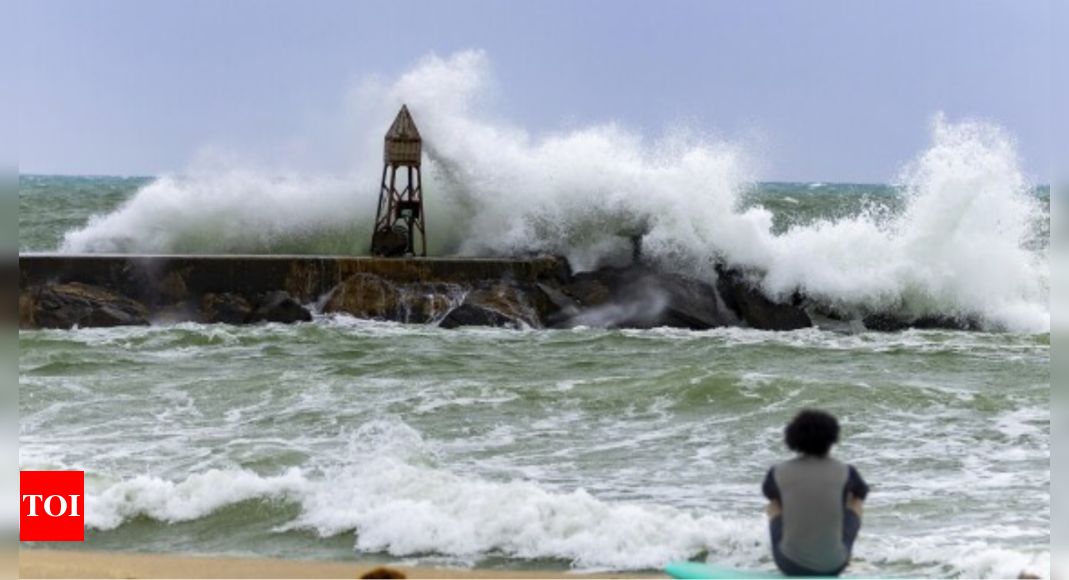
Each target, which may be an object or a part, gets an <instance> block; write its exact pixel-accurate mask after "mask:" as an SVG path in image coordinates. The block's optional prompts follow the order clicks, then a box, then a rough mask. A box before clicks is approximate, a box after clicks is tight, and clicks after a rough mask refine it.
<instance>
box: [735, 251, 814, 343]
mask: <svg viewBox="0 0 1069 580" xmlns="http://www.w3.org/2000/svg"><path fill="white" fill-rule="evenodd" d="M717 274H719V276H720V279H719V280H718V281H717V290H718V291H719V293H720V297H721V298H722V299H723V301H724V305H725V306H726V307H727V308H729V309H731V310H732V311H733V312H735V314H737V315H738V317H739V318H740V319H742V321H744V322H745V323H746V324H747V325H749V326H750V327H751V328H755V329H757V330H771V331H781V332H789V331H792V330H801V329H805V328H812V327H813V320H812V319H811V318H810V317H809V314H808V313H806V311H805V309H804V308H802V307H801V305H800V302H801V299H795V300H794V301H793V302H794V303H792V304H782V303H777V302H773V301H772V300H770V299H769V298H768V297H767V296H765V294H764V293H763V292H761V290H760V289H758V286H757V284H756V283H754V282H753V281H751V280H749V279H748V277H747V276H746V274H745V273H743V272H741V271H740V270H737V269H734V268H724V267H721V266H717Z"/></svg>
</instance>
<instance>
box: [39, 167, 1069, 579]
mask: <svg viewBox="0 0 1069 580" xmlns="http://www.w3.org/2000/svg"><path fill="white" fill-rule="evenodd" d="M155 183H156V182H155V181H153V180H146V179H111V178H53V177H23V178H21V179H20V192H19V205H20V211H19V247H20V251H21V252H47V251H55V250H57V249H63V246H64V243H65V239H66V236H67V235H68V234H70V233H71V232H77V231H79V230H82V229H84V228H87V227H91V224H92V223H93V220H94V216H99V218H98V219H108V218H109V217H110V219H116V218H115V216H116V215H121V214H122V213H123V211H124V208H128V207H132V206H137V205H138V203H142V204H143V202H137V203H135V200H136V198H137V197H138V195H140V194H139V192H141V191H143V190H144V189H145V188H151V187H154V185H153V184H155ZM155 187H159V185H158V184H157V185H155ZM740 199H741V201H740V208H739V211H740V213H745V212H747V211H750V210H754V209H758V208H763V210H767V211H768V212H769V214H770V215H771V218H772V220H773V222H774V224H773V230H774V232H776V233H777V234H779V235H790V232H792V230H793V231H794V232H796V235H797V232H801V233H802V234H805V235H804V236H801V235H799V237H797V238H794V239H795V240H802V239H805V237H814V236H820V235H825V234H826V235H835V236H841V235H844V233H843V232H844V231H845V227H846V225H848V224H850V223H854V222H857V223H868V222H867V221H865V220H869V219H870V216H871V219H872V220H878V219H882V218H881V217H880V216H887V217H888V219H893V218H894V217H895V216H900V215H902V214H903V213H905V212H907V211H908V209H909V207H910V203H909V201H908V200H907V199H906V198H905V197H904V196H903V193H902V191H901V189H900V188H896V187H891V186H864V185H856V186H855V185H821V184H764V185H760V186H755V187H752V188H749V189H748V190H747V191H746V192H745V193H744V194H743V195H742V197H741V198H740ZM1034 200H1035V201H1036V203H1037V207H1038V209H1037V210H1036V211H1037V212H1038V213H1037V214H1035V215H1037V216H1038V218H1037V219H1036V220H1035V223H1034V224H1033V226H1034V227H1033V230H1032V233H1031V235H1030V236H1028V239H1026V240H1021V244H1022V245H1024V246H1025V247H1028V248H1031V251H1032V252H1034V253H1035V254H1036V255H1037V256H1043V255H1045V253H1046V252H1047V251H1048V250H1047V248H1048V247H1049V211H1050V210H1049V192H1047V191H1040V192H1039V193H1037V194H1036V195H1035V196H1034ZM174 211H176V212H179V213H181V212H183V211H190V210H188V209H183V208H182V207H181V205H180V204H179V205H178V208H177V209H175V210H174ZM142 215H143V214H142ZM176 215H178V214H176ZM113 223H115V224H118V223H119V222H113ZM161 223H162V222H161ZM174 223H175V224H181V223H184V222H183V220H182V219H178V218H176V219H175V220H174ZM117 227H118V226H112V229H111V230H109V231H116V230H115V228H117ZM158 227H161V228H163V226H158ZM176 227H179V226H178V225H176ZM164 229H165V228H164ZM130 231H131V232H132V234H131V235H132V236H133V237H131V238H130V239H136V240H143V239H149V237H148V236H149V234H145V235H144V237H138V236H142V233H141V232H136V231H134V230H130ZM163 233H166V232H163ZM350 233H351V232H347V231H345V230H344V229H343V230H341V231H337V232H312V233H311V234H310V235H306V236H304V237H301V236H295V237H289V238H285V239H282V240H278V239H273V240H263V241H256V242H255V245H256V246H257V247H260V248H268V249H272V250H274V249H278V248H284V249H288V250H291V251H292V250H297V251H302V250H303V251H305V252H306V253H316V252H318V251H320V250H323V249H329V250H339V248H340V249H344V248H345V247H346V244H350V245H351V247H352V248H353V251H354V252H359V251H362V250H361V248H360V244H361V242H360V241H359V240H349V239H348V237H347V236H348V235H349V234H350ZM180 238H181V239H184V240H189V239H190V238H189V237H188V236H183V237H180ZM153 239H164V238H160V237H159V236H157V237H156V238H153ZM166 239H178V238H166ZM214 239H215V240H218V239H219V238H214ZM228 239H230V238H228ZM234 239H237V238H234ZM302 240H303V241H302ZM309 240H312V241H311V242H310V243H309V242H308V241H309ZM99 241H100V238H99V237H97V238H95V241H94V243H96V242H99ZM111 241H114V240H110V239H109V240H108V242H109V243H110V242H111ZM302 243H308V245H301V244H302ZM933 243H934V242H933ZM272 244H277V245H275V246H272ZM323 244H326V247H324V245H323ZM195 246H196V245H195V244H194V247H195ZM933 247H934V246H933ZM173 249H174V250H175V251H182V250H185V249H187V248H183V247H174V248H173ZM227 249H229V247H223V248H220V251H225V250H227ZM1048 272H1049V269H1048ZM1048 276H1049V274H1048ZM978 280H982V279H978ZM814 283H816V282H814ZM1046 312H1047V317H1048V318H1047V321H1048V322H1047V326H1046V328H1042V327H1038V328H1037V327H1035V326H1034V324H1031V323H1029V324H1022V326H1021V327H1020V328H1017V329H1008V330H1000V331H992V332H983V333H961V332H917V331H910V332H905V333H898V334H872V333H866V332H861V331H859V330H858V331H850V330H849V329H843V328H836V329H834V330H833V329H820V328H818V329H813V330H808V331H801V332H795V333H764V332H758V331H752V330H746V329H724V330H717V331H711V332H704V333H694V332H685V331H674V330H652V331H609V330H602V329H596V328H580V329H576V330H569V331H543V330H526V331H510V330H495V329H472V330H464V331H459V332H451V331H445V330H442V329H438V328H432V327H424V326H405V325H396V324H388V323H382V322H374V321H359V320H353V319H349V318H346V317H333V316H318V317H317V319H316V321H315V322H314V323H312V324H308V325H300V326H294V327H282V326H256V327H243V328H237V327H226V326H198V325H181V326H159V327H150V328H137V329H114V330H88V331H76V332H53V331H40V332H20V333H19V335H18V337H19V338H18V340H19V361H18V365H19V402H18V408H19V430H20V431H19V468H20V470H36V469H63V470H84V471H86V473H87V488H86V491H87V495H88V498H87V504H86V531H87V542H86V545H85V546H84V547H85V548H87V549H103V550H123V551H129V550H133V551H145V552H168V553H195V554H223V555H239V556H241V555H253V556H272V557H291V558H306V559H329V560H343V561H344V560H357V559H358V560H362V561H384V562H405V563H420V564H431V565H456V566H474V565H478V566H487V567H498V568H503V569H530V568H536V569H544V570H564V569H580V570H621V571H636V572H637V571H652V570H656V569H658V568H659V567H660V566H662V565H663V564H665V563H667V562H669V561H673V560H679V559H688V558H701V559H709V560H712V561H716V562H720V563H724V564H730V565H735V566H739V567H744V568H764V569H769V567H770V565H771V561H770V558H769V555H768V552H769V551H768V546H767V537H766V536H767V531H766V524H765V522H764V521H763V515H762V509H763V502H762V498H761V494H760V483H761V480H762V478H763V476H764V474H765V472H766V471H767V469H768V468H769V466H771V465H772V464H774V463H775V462H777V461H781V460H783V459H786V458H787V453H786V450H785V449H784V448H783V445H782V442H781V439H782V428H783V426H784V425H785V423H786V422H787V421H788V420H789V419H790V418H791V416H792V415H793V414H794V413H795V412H797V411H798V410H799V409H801V408H805V407H821V408H825V409H828V410H829V411H832V412H834V413H836V414H837V415H839V416H840V418H841V419H842V421H843V423H844V431H845V441H844V444H843V445H842V447H841V449H840V450H839V451H838V454H839V456H840V457H841V458H843V459H845V460H848V461H850V462H852V463H853V464H855V465H856V466H857V467H858V469H859V470H860V471H861V472H862V473H863V474H864V476H865V477H866V478H867V479H868V480H869V482H870V483H871V484H873V487H874V492H873V494H872V498H871V501H870V502H869V505H868V508H867V517H866V522H865V529H864V531H863V533H862V538H861V540H860V541H859V544H858V550H857V554H856V555H857V560H858V563H857V567H858V569H859V570H860V571H861V572H862V573H864V571H865V570H874V571H879V573H880V574H881V575H885V574H886V575H902V576H913V575H916V576H925V577H945V578H955V577H985V578H986V577H990V578H999V577H1016V575H1017V574H1018V573H1020V571H1021V570H1023V569H1025V568H1034V569H1038V570H1040V571H1041V572H1044V573H1046V574H1048V575H1049V570H1050V527H1051V526H1050V513H1051V501H1050V439H1051V437H1050V434H1051V433H1050V408H1051V398H1050V397H1051V392H1050V386H1051V378H1050V334H1049V307H1047V308H1046ZM1031 320H1032V318H1028V321H1031ZM53 547H59V548H64V546H53Z"/></svg>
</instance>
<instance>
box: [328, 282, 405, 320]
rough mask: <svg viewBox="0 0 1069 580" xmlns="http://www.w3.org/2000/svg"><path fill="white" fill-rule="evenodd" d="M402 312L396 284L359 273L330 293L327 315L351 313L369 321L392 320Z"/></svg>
mask: <svg viewBox="0 0 1069 580" xmlns="http://www.w3.org/2000/svg"><path fill="white" fill-rule="evenodd" d="M400 312H401V294H400V292H399V291H398V289H397V286H395V285H393V284H390V283H389V282H387V281H386V280H385V279H383V278H380V277H379V276H375V275H372V274H357V275H355V276H352V277H350V278H349V279H347V280H345V281H344V282H342V283H341V284H339V285H338V286H336V287H335V288H334V289H333V290H331V292H330V294H329V295H328V298H327V301H326V304H324V306H323V313H324V314H339V313H342V314H349V315H351V316H355V317H356V318H364V319H369V320H374V319H379V320H392V319H393V318H395V317H396V316H397V315H398V313H400Z"/></svg>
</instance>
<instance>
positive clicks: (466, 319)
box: [438, 303, 519, 330]
mask: <svg viewBox="0 0 1069 580" xmlns="http://www.w3.org/2000/svg"><path fill="white" fill-rule="evenodd" d="M438 326H440V327H441V328H445V329H449V330H453V329H456V328H462V327H468V326H487V327H492V328H518V327H519V325H518V324H517V323H516V321H514V320H512V319H510V318H509V317H507V316H505V315H504V314H501V313H500V312H495V311H493V310H491V309H489V308H487V307H485V306H481V305H478V304H467V303H465V304H461V305H460V306H458V307H456V308H454V309H453V311H452V312H450V313H449V314H447V315H446V317H445V318H444V319H442V322H441V323H439V325H438Z"/></svg>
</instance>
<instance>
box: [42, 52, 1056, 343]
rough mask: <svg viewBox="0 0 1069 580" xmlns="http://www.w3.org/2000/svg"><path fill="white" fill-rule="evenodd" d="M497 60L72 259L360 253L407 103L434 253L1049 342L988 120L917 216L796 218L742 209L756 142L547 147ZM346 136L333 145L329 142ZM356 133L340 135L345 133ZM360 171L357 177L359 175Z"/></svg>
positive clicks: (423, 87) (113, 225) (179, 197)
mask: <svg viewBox="0 0 1069 580" xmlns="http://www.w3.org/2000/svg"><path fill="white" fill-rule="evenodd" d="M494 92H495V87H494V77H493V74H492V70H491V67H490V62H489V59H488V58H487V56H486V55H485V54H484V53H482V52H479V51H469V52H463V53H459V54H457V55H454V56H452V57H450V58H439V57H434V56H432V57H429V58H427V59H425V60H424V61H423V62H421V63H420V64H419V65H418V66H416V67H415V68H414V69H413V70H412V71H410V72H408V73H406V74H404V75H402V76H400V77H399V78H398V79H396V80H394V81H393V82H386V81H369V82H367V83H365V84H364V85H363V86H361V87H360V88H359V90H357V91H356V92H354V94H353V98H352V103H353V107H354V110H355V111H357V113H355V114H353V115H349V116H346V118H347V119H348V118H353V119H357V121H354V123H355V125H354V123H342V124H341V126H343V127H344V128H345V130H346V131H356V132H358V133H359V134H362V135H367V136H368V137H367V138H366V139H361V140H360V144H359V146H354V149H355V153H354V155H353V156H354V158H359V159H363V160H366V161H365V162H364V163H362V164H357V165H362V167H355V168H352V170H351V171H349V172H346V174H345V175H343V176H341V177H330V178H324V177H310V176H308V175H304V174H299V173H295V174H288V175H286V176H284V177H277V173H278V172H269V171H263V170H250V169H247V168H243V166H241V165H238V166H237V167H235V166H234V165H232V164H230V165H226V166H224V168H223V169H219V168H218V167H216V168H215V169H213V170H211V171H202V170H199V169H198V170H197V171H193V172H192V173H191V174H189V175H187V176H183V177H175V176H169V177H164V178H161V179H160V180H158V181H156V182H155V183H153V184H151V185H149V186H147V187H146V188H144V189H143V190H142V191H140V192H139V193H138V194H137V195H135V196H134V197H133V198H132V199H131V200H130V201H129V202H128V203H127V204H126V205H125V206H124V207H122V208H121V209H119V210H118V211H117V212H115V213H113V214H111V215H108V216H100V217H97V218H94V219H93V220H92V221H91V222H90V223H89V224H88V226H86V227H85V228H83V229H81V230H79V231H75V232H70V233H69V234H67V236H66V237H65V240H64V243H63V246H62V250H63V251H66V252H162V253H189V252H205V253H224V252H256V253H261V252H294V253H315V252H330V253H335V252H337V253H363V252H365V251H366V245H367V240H368V239H369V232H370V230H371V225H372V224H371V222H372V220H373V216H374V212H375V209H376V199H377V195H378V190H377V185H378V184H377V178H378V175H379V169H378V168H375V167H374V165H375V164H376V163H377V162H378V160H379V159H380V158H381V152H380V151H379V150H378V149H380V148H381V136H380V135H381V134H382V131H383V129H384V128H385V127H386V126H388V124H389V122H390V119H391V118H392V115H394V114H396V110H397V108H398V107H399V106H400V104H402V103H407V104H408V105H409V106H410V108H411V109H412V111H413V113H414V115H415V117H416V120H417V123H418V124H419V126H420V128H421V131H422V133H423V135H424V139H425V148H426V150H427V151H428V158H429V162H428V163H427V165H426V168H425V170H426V172H427V174H428V175H427V178H426V180H425V182H426V184H427V203H428V216H429V217H428V220H429V236H430V247H431V250H432V252H433V253H437V254H454V255H465V256H484V255H492V254H496V255H513V254H526V253H532V252H548V253H554V254H559V255H565V256H568V257H569V259H571V260H572V262H573V264H574V265H575V266H576V267H577V268H578V269H587V268H592V267H595V266H596V265H598V264H600V263H603V262H604V261H605V260H608V259H612V258H613V257H615V256H626V255H627V243H626V241H625V239H624V237H622V235H631V234H634V233H639V232H642V233H645V235H646V238H645V255H646V256H647V258H648V259H650V260H653V261H656V262H658V263H660V264H661V265H662V266H663V267H667V268H670V269H674V270H678V271H685V272H687V273H689V274H691V275H694V276H697V277H701V278H706V279H712V278H713V276H714V275H715V274H714V272H713V264H714V263H715V261H716V260H717V259H722V260H724V261H727V262H730V263H732V264H736V265H741V266H749V267H753V268H757V269H760V270H762V271H764V272H767V278H766V279H765V282H764V284H765V289H766V290H767V291H768V292H769V293H771V294H773V295H780V296H784V295H789V294H791V293H793V292H794V291H795V290H803V291H804V292H805V293H806V294H808V295H809V296H810V297H812V298H814V299H817V300H819V301H821V302H824V303H826V304H829V305H832V306H837V307H840V308H843V309H845V310H854V311H858V312H860V313H865V312H882V311H894V312H899V313H903V314H907V315H918V316H920V315H927V314H938V315H961V316H968V317H976V318H979V319H981V320H982V321H983V322H984V323H986V324H987V325H989V326H990V327H992V328H1003V329H1010V330H1020V331H1029V332H1049V328H1050V309H1049V297H1048V295H1049V290H1048V287H1049V267H1048V266H1047V262H1046V257H1045V256H1037V255H1036V254H1034V253H1033V252H1031V251H1029V250H1028V249H1026V244H1025V242H1026V239H1027V238H1028V237H1029V236H1030V235H1032V234H1031V232H1032V228H1033V227H1034V222H1035V221H1036V220H1040V219H1042V217H1043V216H1042V212H1041V210H1040V209H1039V208H1038V207H1037V205H1036V204H1035V203H1034V199H1033V198H1031V197H1030V196H1029V184H1028V182H1027V180H1026V179H1025V178H1024V176H1023V172H1022V170H1021V167H1020V163H1019V162H1018V159H1017V154H1016V151H1015V147H1014V144H1013V141H1012V139H1011V138H1010V137H1009V136H1007V135H1006V134H1004V132H1002V131H1001V130H999V129H998V128H997V127H994V126H991V125H988V124H984V123H979V122H965V123H958V124H954V123H950V122H948V121H946V120H945V119H943V118H942V117H939V118H937V119H936V121H935V122H934V123H933V143H932V145H931V147H930V149H928V150H927V151H925V152H923V153H922V154H921V155H920V156H919V157H918V159H917V160H915V161H914V162H913V163H911V164H910V165H909V166H908V168H907V169H906V170H905V171H904V174H903V176H902V181H903V182H904V183H905V189H906V192H907V196H908V203H907V206H906V209H905V211H904V212H903V213H901V214H900V215H897V216H894V217H891V218H887V217H885V216H884V215H883V214H879V213H875V212H874V213H872V214H863V215H860V216H854V217H848V218H843V219H838V220H828V221H821V222H818V223H810V224H807V225H804V226H798V227H795V228H793V229H791V230H790V231H788V232H786V233H783V234H777V233H775V231H774V228H773V215H772V213H771V212H769V211H766V210H764V209H762V208H755V209H749V210H745V211H744V210H741V209H740V195H741V194H742V193H743V192H744V191H745V190H746V189H747V188H748V187H749V184H750V183H752V182H753V180H754V179H755V177H756V175H754V173H753V172H752V170H751V168H752V167H753V165H754V164H753V163H752V162H751V160H750V159H749V158H748V156H747V155H746V153H745V151H744V149H743V148H742V147H739V146H735V145H732V144H727V143H722V142H717V141H715V140H712V139H709V138H707V137H704V136H703V135H701V134H700V133H697V132H695V131H687V130H679V131H675V132H672V133H670V134H668V136H666V137H664V138H661V139H656V140H650V139H647V138H644V137H643V136H642V135H640V134H638V133H636V132H634V131H631V130H628V129H627V128H625V127H623V126H621V125H617V124H602V125H595V126H588V127H581V128H578V129H574V130H569V131H561V132H555V133H550V134H546V135H538V136H536V135H532V134H531V133H530V132H528V131H526V130H524V129H522V128H520V127H517V126H515V125H513V124H510V123H508V122H505V121H502V120H500V119H498V118H497V117H495V116H494V115H493V113H492V112H490V111H491V107H490V106H489V105H488V103H489V102H490V96H491V95H492V94H493V93H494ZM328 141H330V140H328ZM342 141H344V140H342ZM353 176H358V177H353Z"/></svg>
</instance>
